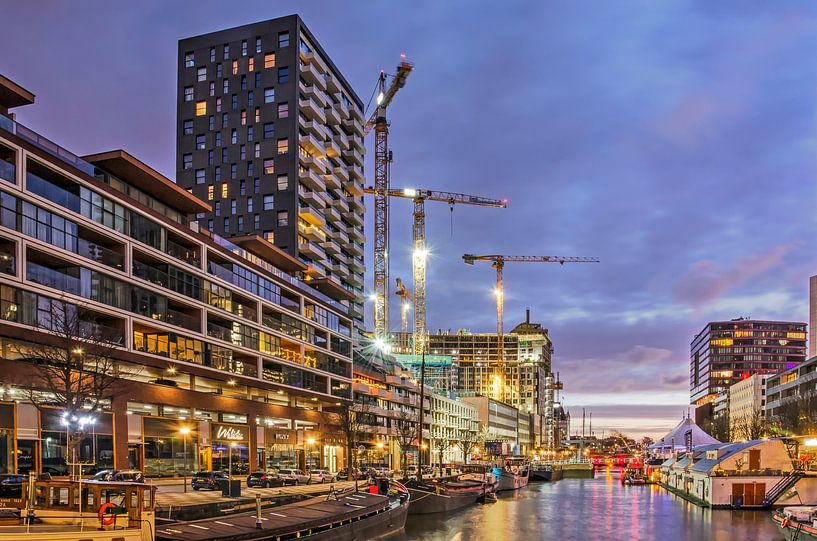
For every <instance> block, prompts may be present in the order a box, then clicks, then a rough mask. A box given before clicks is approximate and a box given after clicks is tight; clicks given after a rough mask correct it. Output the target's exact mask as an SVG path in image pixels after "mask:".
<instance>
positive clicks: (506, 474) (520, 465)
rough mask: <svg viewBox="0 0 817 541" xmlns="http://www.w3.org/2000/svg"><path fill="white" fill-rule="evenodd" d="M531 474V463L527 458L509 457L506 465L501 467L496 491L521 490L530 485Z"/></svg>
mask: <svg viewBox="0 0 817 541" xmlns="http://www.w3.org/2000/svg"><path fill="white" fill-rule="evenodd" d="M529 476H530V464H529V463H528V461H527V459H525V458H508V459H506V460H505V466H504V467H503V468H501V473H500V476H499V485H498V486H497V489H496V491H497V492H501V491H503V490H519V489H520V488H522V487H525V486H527V485H528V479H529Z"/></svg>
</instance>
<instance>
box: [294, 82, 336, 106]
mask: <svg viewBox="0 0 817 541" xmlns="http://www.w3.org/2000/svg"><path fill="white" fill-rule="evenodd" d="M298 86H299V87H300V89H301V92H302V93H303V95H304V97H306V98H312V99H313V100H315V102H316V103H318V104H319V105H320V106H321V107H326V106H327V105H331V103H332V102H331V101H329V96H327V95H326V93H325V92H324V91H323V90H321V89H319V88H318V87H316V86H315V85H305V84H304V83H303V81H301V83H300V84H299V85H298Z"/></svg>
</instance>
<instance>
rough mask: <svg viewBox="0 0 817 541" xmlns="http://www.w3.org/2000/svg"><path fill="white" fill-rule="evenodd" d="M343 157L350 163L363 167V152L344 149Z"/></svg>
mask: <svg viewBox="0 0 817 541" xmlns="http://www.w3.org/2000/svg"><path fill="white" fill-rule="evenodd" d="M343 158H344V159H345V160H346V161H348V162H349V163H351V164H354V165H357V166H359V167H363V154H361V153H360V152H358V151H357V150H351V149H350V150H346V151H344V152H343Z"/></svg>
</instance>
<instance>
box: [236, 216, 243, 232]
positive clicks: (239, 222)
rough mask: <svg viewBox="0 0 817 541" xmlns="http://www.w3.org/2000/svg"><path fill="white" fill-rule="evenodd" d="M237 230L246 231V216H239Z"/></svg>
mask: <svg viewBox="0 0 817 541" xmlns="http://www.w3.org/2000/svg"><path fill="white" fill-rule="evenodd" d="M236 231H238V232H239V233H241V232H242V231H244V216H239V217H238V226H237V227H236Z"/></svg>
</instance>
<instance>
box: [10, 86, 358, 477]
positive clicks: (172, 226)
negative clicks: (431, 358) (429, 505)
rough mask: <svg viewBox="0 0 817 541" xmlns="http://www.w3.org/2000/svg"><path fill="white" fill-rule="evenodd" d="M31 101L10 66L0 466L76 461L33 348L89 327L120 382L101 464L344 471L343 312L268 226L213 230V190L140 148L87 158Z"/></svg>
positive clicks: (348, 368) (71, 339) (347, 339)
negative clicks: (339, 420)
mask: <svg viewBox="0 0 817 541" xmlns="http://www.w3.org/2000/svg"><path fill="white" fill-rule="evenodd" d="M33 101H34V96H33V95H32V94H31V93H30V92H27V91H25V90H24V89H22V88H20V87H19V85H16V84H14V83H13V82H11V81H9V80H8V79H6V78H4V77H2V76H0V351H2V356H3V366H4V368H3V374H4V377H3V384H4V385H3V386H2V388H0V471H4V472H21V473H23V472H28V471H35V472H50V473H53V474H65V473H66V472H67V465H66V428H65V426H64V425H63V423H62V420H63V419H62V415H63V414H64V410H61V409H60V407H64V404H63V403H61V402H60V401H59V400H58V399H57V398H55V396H56V395H55V394H54V393H53V389H54V388H57V389H59V388H60V387H59V380H57V381H56V382H54V385H56V387H49V386H47V385H46V383H47V382H48V381H51V380H48V379H44V378H45V376H43V374H42V372H41V371H38V369H37V364H39V363H37V362H32V361H37V360H38V359H41V358H42V356H43V355H44V354H43V353H42V352H43V351H51V350H48V349H44V348H52V347H54V348H66V347H69V346H70V344H71V343H74V344H76V343H77V340H78V339H82V340H84V341H85V343H86V344H91V345H92V346H94V347H95V349H96V350H99V349H100V348H101V347H102V346H99V344H102V345H103V346H104V349H103V352H104V354H105V355H106V356H108V357H109V358H111V359H112V362H113V366H112V367H110V368H111V369H110V370H109V371H108V370H106V374H118V378H120V381H119V382H118V385H117V389H118V390H117V391H116V393H110V395H108V394H103V395H101V398H102V401H101V405H100V409H99V410H98V411H95V412H94V413H93V415H94V416H95V417H96V423H95V425H94V426H95V429H94V433H93V435H92V436H91V438H92V439H93V442H92V444H90V445H87V446H85V445H84V446H83V447H82V448H83V449H85V450H87V451H89V452H92V451H95V454H94V455H93V456H87V457H86V456H83V457H80V458H82V459H83V460H88V461H93V462H94V463H95V464H94V465H93V466H92V468H94V469H104V468H118V469H128V468H136V469H140V470H143V471H145V472H146V473H147V474H148V475H163V476H166V475H174V474H175V475H180V474H182V473H186V472H189V471H191V470H194V469H206V470H209V469H217V470H220V469H227V468H228V465H229V464H232V469H233V472H234V473H236V474H239V473H242V472H245V471H247V470H248V469H250V470H254V469H256V468H259V467H260V468H263V467H275V466H280V467H286V466H290V467H292V466H295V465H298V466H304V465H311V466H317V465H321V466H323V467H327V468H330V469H336V468H339V467H341V466H342V465H343V449H344V439H343V435H342V433H340V431H339V427H337V426H333V421H334V417H333V416H332V415H330V414H331V412H332V410H333V409H335V410H336V409H337V408H338V406H341V405H342V404H343V403H344V402H345V401H348V400H350V399H351V393H352V343H351V335H352V329H353V324H352V320H351V318H350V317H349V315H348V311H347V308H346V307H345V306H343V305H342V304H341V303H339V302H337V300H334V299H332V298H330V297H328V296H327V295H325V294H323V293H321V292H320V291H318V290H316V289H315V288H313V287H311V285H310V284H309V283H306V282H304V281H302V280H299V279H297V278H294V277H292V276H290V275H289V274H288V273H286V272H284V269H282V268H281V267H279V266H276V265H274V264H273V263H271V261H283V260H281V259H276V257H275V256H274V255H273V254H272V253H273V252H274V250H273V248H272V245H270V244H269V243H267V242H264V241H263V240H262V239H260V238H258V237H252V236H246V237H244V238H238V239H233V241H228V240H226V239H224V238H222V237H220V236H218V235H215V234H212V233H210V232H208V231H205V230H200V229H199V228H198V227H197V226H196V224H195V223H191V221H190V217H191V216H192V215H195V214H196V213H199V212H208V211H209V209H210V203H208V202H206V201H202V200H200V199H198V198H196V197H195V196H193V195H191V194H190V193H188V192H187V191H186V190H184V189H182V188H180V187H179V186H178V185H177V184H176V183H174V182H173V181H171V180H170V179H168V178H166V177H164V176H162V175H161V174H159V173H158V172H156V171H155V170H153V169H151V168H150V167H148V166H147V165H145V164H144V163H142V162H141V161H139V160H138V159H136V158H134V157H133V156H131V155H130V154H128V153H126V152H124V151H122V150H116V151H110V152H104V153H99V154H94V155H91V156H85V157H82V158H80V157H78V156H76V155H75V154H73V153H71V152H70V151H69V150H67V149H65V148H63V147H61V146H59V145H58V144H56V143H54V142H52V141H49V140H48V139H46V138H45V137H43V136H41V135H40V134H38V133H36V132H35V131H33V130H31V129H29V128H27V127H25V126H23V125H21V124H19V123H18V122H15V121H14V120H13V119H12V117H11V116H9V114H8V109H9V108H12V107H15V106H19V105H24V104H28V103H33ZM287 270H289V269H287ZM66 314H68V315H66ZM72 321H73V322H74V323H72ZM66 328H67V329H68V332H70V333H71V334H68V335H67V334H66V332H65V329H66ZM95 344H96V345H95ZM63 351H65V349H63ZM70 351H71V353H72V354H75V355H92V353H90V352H89V351H88V350H87V349H83V348H74V347H71V349H70ZM40 384H42V387H40ZM32 386H34V387H33V388H32ZM40 389H42V393H40V392H39V390H40ZM49 389H50V390H51V392H50V393H49ZM30 391H34V392H36V393H37V394H35V395H34V396H38V397H39V399H38V400H39V401H35V399H34V398H30V397H31V395H30V394H29V392H30ZM86 396H87V398H88V400H87V401H86V402H85V404H84V405H88V404H89V403H90V402H91V400H92V399H93V398H95V397H96V395H95V394H92V393H86ZM61 404H62V405H61ZM37 406H39V409H38V407H37Z"/></svg>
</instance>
